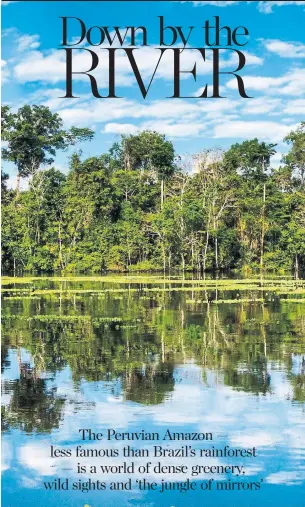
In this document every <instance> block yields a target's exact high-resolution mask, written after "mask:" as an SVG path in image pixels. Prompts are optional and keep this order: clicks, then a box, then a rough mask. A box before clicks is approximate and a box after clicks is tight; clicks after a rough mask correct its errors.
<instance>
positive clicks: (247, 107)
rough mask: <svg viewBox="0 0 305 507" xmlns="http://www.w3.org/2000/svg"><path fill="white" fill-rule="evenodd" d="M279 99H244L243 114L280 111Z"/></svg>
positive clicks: (280, 102)
mask: <svg viewBox="0 0 305 507" xmlns="http://www.w3.org/2000/svg"><path fill="white" fill-rule="evenodd" d="M281 104H282V101H281V99H275V98H271V97H258V98H256V99H255V98H254V99H250V100H245V101H244V105H243V107H242V112H243V113H244V114H251V115H260V114H266V113H270V112H271V111H279V112H280V111H281V109H280V106H281Z"/></svg>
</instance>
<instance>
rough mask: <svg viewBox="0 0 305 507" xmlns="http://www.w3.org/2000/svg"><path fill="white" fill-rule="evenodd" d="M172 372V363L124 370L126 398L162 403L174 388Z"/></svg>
mask: <svg viewBox="0 0 305 507" xmlns="http://www.w3.org/2000/svg"><path fill="white" fill-rule="evenodd" d="M173 372H174V365H173V364H172V363H161V364H158V363H157V364H155V365H149V364H148V365H145V366H143V368H142V369H134V370H132V371H128V372H126V375H125V379H124V387H125V396H126V399H127V400H131V401H136V402H137V403H143V404H144V405H155V404H157V403H162V402H163V401H164V400H165V399H166V397H167V396H168V394H169V393H170V392H171V391H173V390H174V385H175V382H174V376H173Z"/></svg>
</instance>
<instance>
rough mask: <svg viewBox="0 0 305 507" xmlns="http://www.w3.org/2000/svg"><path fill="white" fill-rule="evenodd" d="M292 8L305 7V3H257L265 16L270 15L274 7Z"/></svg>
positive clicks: (289, 1)
mask: <svg viewBox="0 0 305 507" xmlns="http://www.w3.org/2000/svg"><path fill="white" fill-rule="evenodd" d="M287 5H289V6H291V5H296V6H298V7H300V6H302V5H305V2H302V1H301V2H300V1H299V0H295V1H293V0H288V1H286V2H284V1H280V2H277V1H273V0H272V1H270V0H269V1H267V2H257V8H258V10H259V11H260V12H263V13H264V14H270V13H271V12H272V9H273V7H284V6H287Z"/></svg>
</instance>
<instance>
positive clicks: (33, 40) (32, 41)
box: [17, 34, 40, 51]
mask: <svg viewBox="0 0 305 507" xmlns="http://www.w3.org/2000/svg"><path fill="white" fill-rule="evenodd" d="M39 46H40V42H39V35H27V34H25V35H20V36H19V37H18V44H17V49H18V51H26V50H32V49H37V48H38V47H39Z"/></svg>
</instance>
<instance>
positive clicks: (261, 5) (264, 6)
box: [182, 0, 305, 14]
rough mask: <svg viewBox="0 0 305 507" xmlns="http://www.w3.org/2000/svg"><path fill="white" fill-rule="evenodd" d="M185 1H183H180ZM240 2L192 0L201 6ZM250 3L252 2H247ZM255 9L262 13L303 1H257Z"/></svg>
mask: <svg viewBox="0 0 305 507" xmlns="http://www.w3.org/2000/svg"><path fill="white" fill-rule="evenodd" d="M182 3H185V2H182ZM239 3H241V2H240V1H234V0H227V1H217V0H214V1H213V0H211V1H205V0H194V1H193V4H194V5H195V6H201V5H212V6H214V7H230V6H231V5H236V4H239ZM247 3H252V2H247ZM256 4H257V5H256V7H257V9H258V10H259V11H260V12H262V13H264V14H270V13H271V12H273V8H274V7H283V6H288V5H296V6H303V5H305V2H303V1H299V0H288V1H276V0H274V1H273V0H268V1H261V0H260V1H258V2H256Z"/></svg>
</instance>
